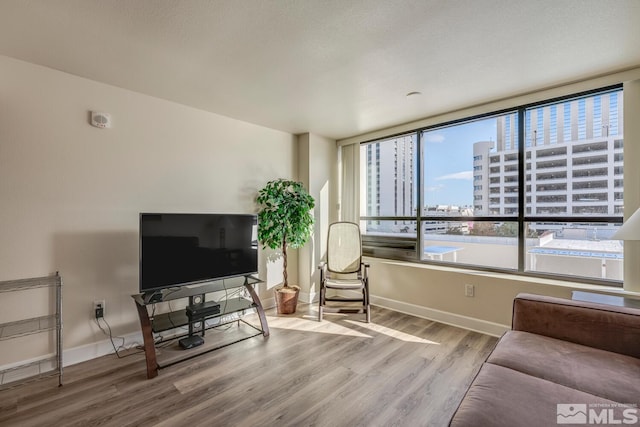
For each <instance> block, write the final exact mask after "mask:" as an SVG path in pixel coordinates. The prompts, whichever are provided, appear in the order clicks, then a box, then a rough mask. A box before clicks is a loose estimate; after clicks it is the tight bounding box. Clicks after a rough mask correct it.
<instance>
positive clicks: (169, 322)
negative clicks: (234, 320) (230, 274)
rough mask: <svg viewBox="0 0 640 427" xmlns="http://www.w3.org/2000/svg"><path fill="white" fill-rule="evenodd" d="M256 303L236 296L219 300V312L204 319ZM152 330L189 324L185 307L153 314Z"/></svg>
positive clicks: (239, 309) (252, 305) (243, 308)
mask: <svg viewBox="0 0 640 427" xmlns="http://www.w3.org/2000/svg"><path fill="white" fill-rule="evenodd" d="M255 307H256V305H255V304H254V303H253V301H251V300H248V299H245V298H242V297H238V298H229V299H227V300H222V301H220V312H219V313H215V314H211V315H209V316H205V318H204V319H213V318H216V317H221V316H224V315H227V314H231V313H237V312H239V311H244V310H249V309H252V308H255ZM150 320H151V325H152V330H153V332H155V333H158V332H163V331H168V330H170V329H175V328H179V327H181V326H187V325H188V324H189V318H188V317H187V313H186V309H182V310H176V311H172V312H169V313H162V314H157V315H155V316H153V317H152V318H151V319H150Z"/></svg>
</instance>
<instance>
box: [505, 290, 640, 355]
mask: <svg viewBox="0 0 640 427" xmlns="http://www.w3.org/2000/svg"><path fill="white" fill-rule="evenodd" d="M512 329H513V330H516V331H524V332H531V333H534V334H538V335H544V336H547V337H551V338H557V339H561V340H564V341H569V342H573V343H576V344H582V345H586V346H589V347H594V348H599V349H602V350H607V351H612V352H615V353H620V354H626V355H628V356H633V357H637V358H640V310H639V309H635V308H630V307H617V306H612V305H605V304H597V303H590V302H584V301H574V300H569V299H563V298H555V297H548V296H541V295H532V294H519V295H518V296H516V298H515V299H514V301H513V320H512Z"/></svg>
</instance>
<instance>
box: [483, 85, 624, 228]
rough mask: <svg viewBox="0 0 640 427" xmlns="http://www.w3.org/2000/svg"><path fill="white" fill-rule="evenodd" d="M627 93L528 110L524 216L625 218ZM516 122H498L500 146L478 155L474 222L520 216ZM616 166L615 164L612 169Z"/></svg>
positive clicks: (485, 146) (511, 118) (508, 119)
mask: <svg viewBox="0 0 640 427" xmlns="http://www.w3.org/2000/svg"><path fill="white" fill-rule="evenodd" d="M620 117H622V91H615V92H609V93H605V94H600V95H595V96H592V97H588V98H581V99H579V100H570V101H566V102H563V103H558V104H551V105H546V106H541V107H537V108H532V109H529V110H527V114H526V115H525V135H526V141H525V144H526V150H525V164H526V173H525V197H526V200H525V206H526V214H527V215H560V216H575V215H583V214H584V215H603V216H604V215H622V209H623V197H622V194H623V177H622V172H623V168H622V160H623V154H622V148H623V136H622V135H623V126H622V121H621V120H619V118H620ZM517 128H518V123H517V115H516V114H515V113H514V114H508V115H504V116H500V117H498V118H497V129H498V131H497V135H496V137H497V140H496V143H495V144H494V143H493V142H486V141H482V142H476V143H475V144H474V147H473V149H474V150H473V153H474V160H473V176H474V181H473V182H474V192H473V194H474V211H475V214H476V215H514V214H517V209H518V141H517V140H516V138H517ZM611 159H613V161H611Z"/></svg>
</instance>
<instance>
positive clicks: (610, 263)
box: [526, 222, 623, 280]
mask: <svg viewBox="0 0 640 427" xmlns="http://www.w3.org/2000/svg"><path fill="white" fill-rule="evenodd" d="M527 226H528V229H529V230H530V232H529V233H528V236H527V257H526V269H527V271H532V272H543V273H552V274H561V275H569V276H578V277H590V278H594V279H607V280H622V277H623V262H622V261H623V244H622V242H621V241H620V240H611V236H612V235H613V233H614V232H615V231H616V230H617V228H618V227H619V226H620V225H619V224H602V223H601V224H589V223H561V222H554V223H547V222H545V223H543V222H532V223H528V224H527Z"/></svg>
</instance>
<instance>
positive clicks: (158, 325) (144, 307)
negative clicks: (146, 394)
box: [131, 276, 269, 379]
mask: <svg viewBox="0 0 640 427" xmlns="http://www.w3.org/2000/svg"><path fill="white" fill-rule="evenodd" d="M259 283H262V281H261V280H259V279H257V278H255V277H253V276H241V277H233V278H228V279H222V280H216V281H212V282H207V283H204V284H198V285H184V286H180V287H176V288H169V289H162V290H159V291H156V292H152V293H142V294H135V295H131V297H132V298H133V300H134V301H135V303H136V308H137V310H138V316H139V317H140V326H141V328H142V338H143V341H144V353H145V357H146V361H147V378H149V379H151V378H154V377H156V376H158V370H159V369H161V368H165V367H167V366H170V365H173V364H175V363H178V362H181V361H184V360H187V359H191V358H193V357H196V356H199V355H201V354H204V353H208V352H210V351H213V350H217V349H219V348H222V347H226V346H228V345H231V344H235V343H237V342H240V341H243V340H246V339H249V338H253V337H256V336H258V335H263V336H264V337H268V336H269V325H267V318H266V316H265V314H264V309H263V308H262V303H261V302H260V299H259V298H258V294H257V293H256V291H255V289H254V286H255V285H257V284H259ZM240 288H244V289H246V290H247V292H248V293H249V295H250V296H251V299H248V298H244V297H242V296H233V297H230V298H225V299H222V300H219V301H218V302H219V303H220V312H219V313H215V314H209V315H207V316H205V317H203V318H198V319H193V320H190V319H189V318H188V317H187V313H186V308H181V309H176V310H171V311H169V312H164V313H161V314H153V313H155V306H154V305H155V304H157V303H163V302H169V301H175V300H179V299H185V298H187V299H188V303H189V305H194V304H197V303H202V302H204V301H205V298H206V294H209V293H212V292H225V293H227V294H228V291H229V290H234V293H237V292H236V291H238V290H240ZM149 306H152V307H153V310H152V315H151V316H150V315H149V310H148V307H149ZM251 309H255V311H256V313H257V314H258V317H259V319H260V326H261V327H260V328H258V327H256V326H254V325H252V324H250V323H248V322H246V321H244V320H243V319H242V318H241V315H242V314H244V313H245V312H246V311H247V310H251ZM230 314H237V316H238V317H236V318H234V319H232V320H226V321H225V320H224V318H223V316H228V315H230ZM212 319H218V321H217V323H215V324H213V325H207V320H209V321H211V320H212ZM235 322H237V325H238V327H237V328H234V330H226V331H224V332H222V333H221V334H219V336H216V337H215V339H214V340H211V342H205V344H204V345H201V346H199V347H194V348H191V349H188V350H184V349H181V348H179V346H178V339H179V338H184V337H185V336H190V335H191V334H193V333H200V334H201V335H202V336H204V335H205V331H207V330H210V329H214V328H217V327H219V326H222V325H227V324H231V323H235ZM185 326H186V327H188V330H189V332H188V333H182V334H180V333H178V334H175V335H171V336H170V337H168V338H163V337H161V336H160V337H157V338H156V339H154V336H153V334H154V333H156V334H160V333H161V332H164V331H169V330H172V329H177V328H181V327H185ZM194 326H196V327H194ZM159 344H163V345H162V346H158V345H159ZM165 344H166V345H165ZM157 346H158V348H156V347H157Z"/></svg>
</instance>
